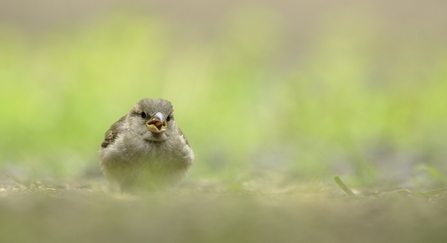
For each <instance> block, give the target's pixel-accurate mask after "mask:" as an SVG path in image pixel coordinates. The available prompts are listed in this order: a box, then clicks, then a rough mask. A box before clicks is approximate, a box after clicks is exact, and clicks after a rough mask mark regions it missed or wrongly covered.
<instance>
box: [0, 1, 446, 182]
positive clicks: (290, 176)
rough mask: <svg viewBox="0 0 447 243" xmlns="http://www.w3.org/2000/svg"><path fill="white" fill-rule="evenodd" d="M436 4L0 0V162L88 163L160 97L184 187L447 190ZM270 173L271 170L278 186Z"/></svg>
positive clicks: (9, 168) (441, 12) (442, 46)
mask: <svg viewBox="0 0 447 243" xmlns="http://www.w3.org/2000/svg"><path fill="white" fill-rule="evenodd" d="M446 9H447V2H446V1H436V0H429V1H419V2H418V1H403V0H396V1H385V0H375V1H373V0H371V1H347V0H340V1H327V0H317V1H310V0H302V1H292V0H282V1H277V0H274V1H273V0H262V1H233V0H227V1H203V0H191V1H178V0H165V1H157V0H151V1H141V0H132V1H122V0H97V1H85V0H77V1H74V0H65V1H55V0H44V1H31V0H29V1H12V0H0V117H1V118H0V168H1V171H2V172H1V174H2V175H6V174H8V175H12V176H14V177H16V178H23V177H24V178H45V177H51V178H73V177H82V176H85V175H86V174H88V171H92V170H93V171H95V170H96V171H97V170H98V168H99V162H98V158H97V152H98V150H99V147H100V144H101V142H102V139H103V134H104V133H105V131H106V130H107V129H108V127H109V126H110V125H111V124H112V123H113V122H115V121H116V120H118V119H119V118H120V117H121V116H122V115H124V114H125V113H127V112H128V111H129V110H130V109H131V108H132V107H133V105H134V103H135V102H137V101H138V100H139V99H141V98H144V97H152V98H158V97H162V98H165V99H168V100H170V101H171V102H172V103H173V104H174V107H175V112H176V121H177V123H178V124H179V125H180V127H181V128H182V130H183V132H184V133H185V134H186V136H187V138H188V140H189V141H190V144H191V145H192V147H193V149H194V151H195V152H196V161H195V165H194V166H193V168H192V169H191V171H190V174H189V176H188V178H187V180H186V183H188V182H197V181H208V182H210V181H211V182H225V184H227V185H235V186H236V187H237V185H238V183H244V182H246V181H250V180H256V179H260V180H259V181H263V182H267V183H268V182H269V181H270V180H275V181H278V180H280V181H292V182H303V181H323V182H324V181H328V180H331V178H332V177H333V175H335V174H338V175H341V176H343V177H344V178H345V180H346V181H348V182H349V183H351V185H358V186H362V185H363V186H379V187H380V186H382V187H384V186H389V185H390V184H394V185H396V186H398V185H406V186H414V187H422V188H427V187H438V186H440V185H444V186H445V184H446V183H447V177H446V175H447V174H446V172H447V166H446V165H447V163H446V160H447V14H446V11H445V10H446ZM278 178H279V179H278Z"/></svg>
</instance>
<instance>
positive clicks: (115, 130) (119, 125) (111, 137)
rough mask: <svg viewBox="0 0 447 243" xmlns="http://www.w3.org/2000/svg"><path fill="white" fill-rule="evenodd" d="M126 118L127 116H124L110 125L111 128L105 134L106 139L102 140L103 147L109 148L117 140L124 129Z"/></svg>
mask: <svg viewBox="0 0 447 243" xmlns="http://www.w3.org/2000/svg"><path fill="white" fill-rule="evenodd" d="M125 119H126V116H123V117H121V119H119V120H118V121H117V122H115V123H113V124H112V126H110V128H109V130H107V132H106V134H105V135H104V141H103V142H102V144H101V147H103V148H107V146H109V145H110V144H112V143H113V142H114V141H115V139H116V137H117V136H118V134H120V133H121V131H122V130H123V123H124V120H125Z"/></svg>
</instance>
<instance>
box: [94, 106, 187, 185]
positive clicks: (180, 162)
mask: <svg viewBox="0 0 447 243" xmlns="http://www.w3.org/2000/svg"><path fill="white" fill-rule="evenodd" d="M173 112H174V110H173V107H172V104H171V102H169V101H167V100H164V99H142V100H140V101H138V103H136V104H135V106H134V108H133V109H132V110H131V111H130V112H129V113H127V114H126V115H125V116H123V117H122V118H121V119H119V120H118V121H117V122H115V123H114V124H113V125H112V126H111V127H110V129H109V130H108V131H107V132H106V134H105V138H104V141H103V142H102V144H101V151H100V153H99V156H100V159H101V169H102V171H103V173H104V175H105V177H106V178H107V180H108V181H109V182H110V183H111V184H112V185H114V186H117V187H118V188H120V189H121V190H122V191H131V190H134V189H147V190H156V189H159V188H163V187H174V186H176V185H178V184H179V183H180V182H181V180H182V179H183V178H184V177H185V174H186V171H187V170H188V168H189V167H190V166H191V164H192V163H193V160H194V153H193V151H192V149H191V147H190V146H189V144H188V141H187V140H186V138H185V137H184V135H183V133H182V131H181V130H180V128H178V126H177V124H176V122H175V121H174V113H173Z"/></svg>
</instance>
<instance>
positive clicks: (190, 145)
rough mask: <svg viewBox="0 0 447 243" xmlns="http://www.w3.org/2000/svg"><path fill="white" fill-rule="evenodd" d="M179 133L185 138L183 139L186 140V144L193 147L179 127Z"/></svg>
mask: <svg viewBox="0 0 447 243" xmlns="http://www.w3.org/2000/svg"><path fill="white" fill-rule="evenodd" d="M177 129H178V132H179V133H180V136H181V137H183V139H184V140H185V143H186V144H187V145H188V146H190V147H191V145H189V142H188V139H186V137H185V134H183V132H182V130H180V128H179V127H177Z"/></svg>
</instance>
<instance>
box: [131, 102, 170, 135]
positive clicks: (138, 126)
mask: <svg viewBox="0 0 447 243" xmlns="http://www.w3.org/2000/svg"><path fill="white" fill-rule="evenodd" d="M129 124H130V129H132V130H133V132H136V133H137V134H140V135H141V136H142V137H143V138H144V139H145V140H148V141H157V142H160V141H165V140H166V139H168V138H169V136H170V135H171V133H172V131H173V128H174V127H175V126H176V125H175V122H174V108H173V107H172V104H171V102H169V101H167V100H164V99H148V98H146V99H142V100H140V101H138V102H137V103H136V104H135V106H134V108H133V109H132V111H131V112H130V116H129Z"/></svg>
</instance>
